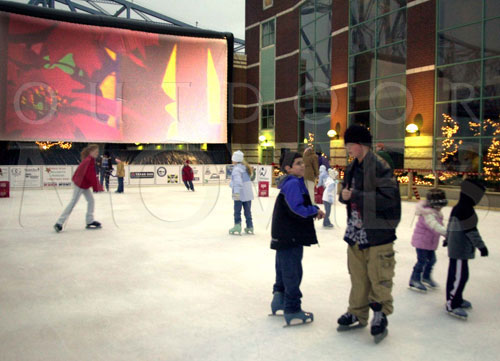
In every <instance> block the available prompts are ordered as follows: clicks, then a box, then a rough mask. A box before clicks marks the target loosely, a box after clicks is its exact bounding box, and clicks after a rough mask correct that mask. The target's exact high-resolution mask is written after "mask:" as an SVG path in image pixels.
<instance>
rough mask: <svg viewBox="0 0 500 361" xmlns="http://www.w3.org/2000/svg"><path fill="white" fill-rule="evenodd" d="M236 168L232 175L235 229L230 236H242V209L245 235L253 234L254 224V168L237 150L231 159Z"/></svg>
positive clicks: (230, 232) (230, 231)
mask: <svg viewBox="0 0 500 361" xmlns="http://www.w3.org/2000/svg"><path fill="white" fill-rule="evenodd" d="M231 160H232V161H233V164H234V167H233V171H232V173H231V183H230V184H229V186H230V187H231V188H232V189H233V193H232V198H233V200H234V227H233V228H231V229H230V230H229V234H235V233H238V234H240V235H241V208H243V210H244V213H245V220H246V224H247V226H246V228H245V233H251V234H253V232H254V230H253V222H252V209H251V208H252V200H253V189H252V180H251V177H252V173H253V170H252V167H250V165H249V164H248V163H247V162H245V160H244V154H243V152H242V151H240V150H237V151H236V152H234V153H233V156H232V158H231Z"/></svg>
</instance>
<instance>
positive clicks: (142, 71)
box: [0, 5, 232, 143]
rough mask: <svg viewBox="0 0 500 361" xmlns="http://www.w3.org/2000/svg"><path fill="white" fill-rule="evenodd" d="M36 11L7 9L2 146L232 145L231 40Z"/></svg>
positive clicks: (0, 43) (0, 21)
mask: <svg viewBox="0 0 500 361" xmlns="http://www.w3.org/2000/svg"><path fill="white" fill-rule="evenodd" d="M23 6H24V5H23ZM17 8H22V7H21V6H19V7H16V9H17ZM26 8H28V6H24V8H22V9H26ZM31 8H32V9H33V10H29V12H27V10H24V13H23V12H20V11H11V9H10V8H9V7H7V8H6V7H5V6H2V5H0V139H1V140H10V141H36V140H49V141H60V140H64V141H72V142H112V143H135V142H141V143H226V142H227V113H228V111H227V110H228V104H227V99H228V97H227V89H228V66H229V64H228V62H229V61H230V58H231V57H229V56H228V35H229V36H231V34H224V33H215V32H199V33H196V31H195V34H194V35H193V34H190V35H184V34H183V33H182V31H183V30H181V29H179V28H177V29H175V31H174V33H172V32H170V33H168V31H169V30H168V29H167V28H173V27H170V26H166V25H163V26H159V25H153V26H151V25H142V24H141V25H138V23H139V21H129V22H127V20H124V19H120V21H116V20H114V19H113V18H111V19H107V18H110V17H102V16H101V17H98V16H95V20H94V19H92V20H90V19H91V17H92V16H91V15H85V16H83V15H74V14H72V13H70V12H63V11H58V10H51V11H52V13H50V14H57V16H49V18H47V17H44V16H40V13H41V15H45V14H49V12H48V11H47V10H48V9H43V11H41V12H40V13H39V10H34V9H38V8H34V7H31ZM33 11H34V12H33ZM61 14H65V15H61ZM61 16H65V17H68V16H70V18H69V20H68V19H67V18H64V19H61ZM54 17H55V18H54ZM71 17H72V18H71ZM81 19H83V20H84V21H83V23H82V22H79V21H80V20H81ZM113 21H114V22H113ZM89 22H90V23H92V22H97V24H99V25H94V24H89ZM107 22H111V25H112V26H111V25H110V26H106V25H102V24H103V23H104V24H106V23H107ZM129 23H130V24H132V25H134V26H135V27H136V28H135V29H134V26H132V29H131V28H128V29H126V28H123V27H124V26H127V24H129ZM148 26H149V27H151V28H152V29H149V28H148V30H155V31H156V30H161V31H158V32H155V31H144V30H142V28H147V27H148ZM137 27H139V28H140V30H137ZM165 29H167V30H165ZM162 31H163V33H161V32H162ZM231 41H232V39H231Z"/></svg>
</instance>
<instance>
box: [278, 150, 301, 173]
mask: <svg viewBox="0 0 500 361" xmlns="http://www.w3.org/2000/svg"><path fill="white" fill-rule="evenodd" d="M297 158H302V154H300V153H297V152H286V153H283V154H282V155H281V159H280V168H281V170H282V171H283V172H286V169H285V166H289V167H292V166H293V162H294V161H295V159H297Z"/></svg>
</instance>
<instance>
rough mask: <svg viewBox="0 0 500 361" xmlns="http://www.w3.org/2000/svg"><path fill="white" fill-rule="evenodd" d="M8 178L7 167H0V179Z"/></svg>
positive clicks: (5, 179) (6, 179)
mask: <svg viewBox="0 0 500 361" xmlns="http://www.w3.org/2000/svg"><path fill="white" fill-rule="evenodd" d="M8 180H9V167H3V166H2V167H0V181H8Z"/></svg>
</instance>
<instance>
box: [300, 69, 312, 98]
mask: <svg viewBox="0 0 500 361" xmlns="http://www.w3.org/2000/svg"><path fill="white" fill-rule="evenodd" d="M313 82H314V70H309V71H306V72H305V73H302V74H300V85H301V87H300V89H299V91H300V93H301V94H306V93H307V94H309V93H313V92H314V86H313Z"/></svg>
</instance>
